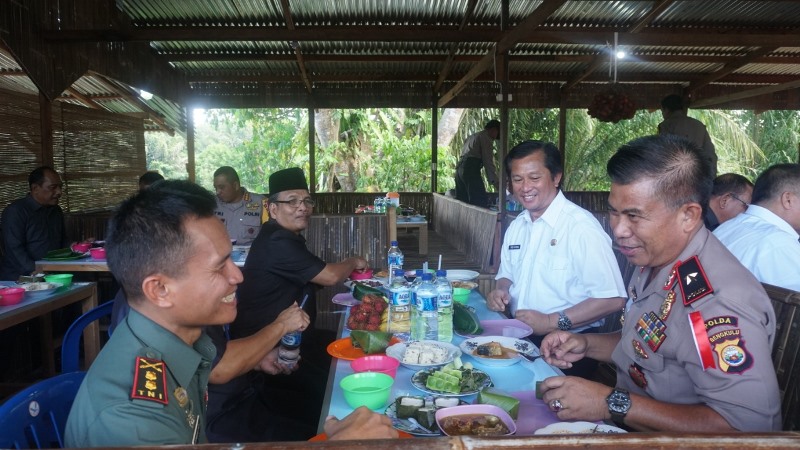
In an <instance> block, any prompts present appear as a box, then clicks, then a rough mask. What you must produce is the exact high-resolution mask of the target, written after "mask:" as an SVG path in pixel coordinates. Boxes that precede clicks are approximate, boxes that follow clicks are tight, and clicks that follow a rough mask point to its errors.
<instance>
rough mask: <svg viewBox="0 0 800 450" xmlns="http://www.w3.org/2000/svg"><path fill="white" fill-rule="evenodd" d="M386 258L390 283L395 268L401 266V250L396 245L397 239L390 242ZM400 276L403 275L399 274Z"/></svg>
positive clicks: (400, 267) (390, 282)
mask: <svg viewBox="0 0 800 450" xmlns="http://www.w3.org/2000/svg"><path fill="white" fill-rule="evenodd" d="M386 260H387V263H388V269H389V284H392V276H394V272H395V271H396V270H397V269H402V268H403V252H401V251H400V248H399V247H398V246H397V241H392V242H391V247H389V254H388V256H387V258H386ZM400 278H403V276H402V275H400Z"/></svg>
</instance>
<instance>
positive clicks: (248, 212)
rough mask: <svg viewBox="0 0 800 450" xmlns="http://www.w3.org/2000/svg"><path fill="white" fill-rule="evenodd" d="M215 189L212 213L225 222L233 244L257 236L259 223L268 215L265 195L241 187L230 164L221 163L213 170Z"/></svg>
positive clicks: (237, 175)
mask: <svg viewBox="0 0 800 450" xmlns="http://www.w3.org/2000/svg"><path fill="white" fill-rule="evenodd" d="M214 191H215V192H216V194H217V208H216V209H215V210H214V214H216V216H217V217H219V218H220V220H222V223H224V224H225V228H226V229H227V230H228V234H229V235H230V236H231V239H233V240H235V241H236V244H238V245H250V244H251V243H252V242H253V239H255V238H256V236H258V232H259V230H261V224H262V223H264V222H266V221H267V219H268V218H269V216H268V213H267V212H266V211H267V209H266V208H267V200H266V198H265V197H264V196H263V195H261V194H254V193H252V192H248V191H247V189H245V188H243V187H242V186H241V184H240V182H239V174H238V173H236V170H234V169H233V167H230V166H222V167H220V168H219V169H217V170H216V171H215V172H214Z"/></svg>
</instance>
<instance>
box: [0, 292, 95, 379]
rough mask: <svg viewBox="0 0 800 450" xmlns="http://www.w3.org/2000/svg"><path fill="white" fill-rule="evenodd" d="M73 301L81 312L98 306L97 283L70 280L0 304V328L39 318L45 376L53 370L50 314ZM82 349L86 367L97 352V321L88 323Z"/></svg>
mask: <svg viewBox="0 0 800 450" xmlns="http://www.w3.org/2000/svg"><path fill="white" fill-rule="evenodd" d="M0 284H2V285H5V286H14V285H15V283H14V282H11V281H5V282H0ZM73 303H79V304H80V305H81V314H83V313H86V312H88V311H89V310H91V309H92V308H94V307H95V306H97V284H96V283H72V285H70V286H68V287H61V288H59V289H57V290H56V291H55V292H53V293H51V294H43V295H35V294H34V295H31V293H26V294H25V297H24V298H23V300H22V302H20V303H18V304H16V305H11V306H0V330H5V329H6V328H10V327H12V326H14V325H18V324H20V323H23V322H26V321H28V320H33V319H38V320H39V321H40V323H41V327H40V328H41V330H40V333H41V354H42V364H43V366H44V368H45V371H46V374H47V375H48V376H53V375H55V373H56V367H55V354H54V352H55V348H56V345H55V343H54V341H53V326H52V319H51V316H50V313H51V312H53V311H55V310H57V309H59V308H63V307H65V306H68V305H71V304H73ZM83 350H84V357H85V361H86V365H87V367H88V366H89V365H90V364H91V363H92V361H94V359H95V357H97V354H98V353H99V352H100V328H99V326H98V325H97V322H94V323H92V324H90V325H89V326H87V327H86V328H85V329H84V332H83Z"/></svg>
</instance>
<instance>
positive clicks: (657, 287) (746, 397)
mask: <svg viewBox="0 0 800 450" xmlns="http://www.w3.org/2000/svg"><path fill="white" fill-rule="evenodd" d="M650 270H651V269H647V268H640V271H639V272H638V273H636V274H635V275H634V277H633V279H632V281H631V284H630V286H629V292H628V294H629V299H628V304H627V306H626V312H625V317H624V323H623V327H622V331H621V333H622V334H621V338H620V342H619V345H617V347H616V348H615V349H614V353H613V354H612V358H613V360H614V363H615V364H616V365H617V386H618V387H622V388H624V389H628V390H629V391H630V392H631V393H634V394H639V395H647V396H649V397H652V398H654V399H656V400H659V401H663V402H669V403H676V404H698V403H703V404H705V405H707V406H709V407H710V408H712V409H714V410H715V411H716V412H717V413H719V414H720V415H721V416H722V417H724V418H725V419H726V420H727V421H728V423H729V424H730V425H731V426H732V427H734V428H736V429H738V430H741V431H778V430H780V429H781V411H780V396H779V392H778V384H777V380H776V378H775V369H774V367H773V365H772V359H771V349H772V342H773V339H774V337H775V312H774V310H773V308H772V305H771V303H770V300H769V297H767V294H766V293H765V292H764V289H763V287H762V286H761V284H760V283H759V282H758V280H756V279H755V277H753V275H752V274H751V273H750V272H749V271H748V270H747V269H746V268H745V267H744V266H742V265H741V264H740V263H739V261H737V260H736V258H735V257H734V256H733V255H731V253H730V252H729V251H728V250H727V249H726V248H725V247H724V246H723V245H722V243H720V242H719V240H718V239H717V238H716V237H715V236H714V235H713V234H712V233H711V232H709V231H708V230H707V229H706V228H702V229H700V230H699V231H698V232H697V234H696V235H695V236H694V237H693V238H692V240H691V241H690V242H689V244H688V245H687V247H686V248H685V249H684V250H683V252H682V253H681V254H680V256H679V257H678V261H676V262H674V263H673V264H670V265H669V266H667V267H665V268H663V269H661V270H660V271H659V272H658V273H657V274H656V275H655V277H653V279H652V281H651V282H650V283H649V285H646V280H647V278H648V276H649V274H650ZM696 343H697V344H696ZM634 402H635V400H634Z"/></svg>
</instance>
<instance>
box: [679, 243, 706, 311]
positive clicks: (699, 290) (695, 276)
mask: <svg viewBox="0 0 800 450" xmlns="http://www.w3.org/2000/svg"><path fill="white" fill-rule="evenodd" d="M678 286H680V288H681V295H682V296H683V304H684V306H689V305H690V304H692V303H693V302H695V301H697V300H700V299H701V298H703V297H705V296H706V295H709V294H711V293H713V292H714V288H713V287H711V283H710V282H709V281H708V277H706V272H705V271H704V270H703V266H702V265H700V260H699V259H697V255H695V256H692V257H691V258H689V259H687V260H686V261H684V262H682V263H681V265H680V266H679V267H678Z"/></svg>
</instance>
